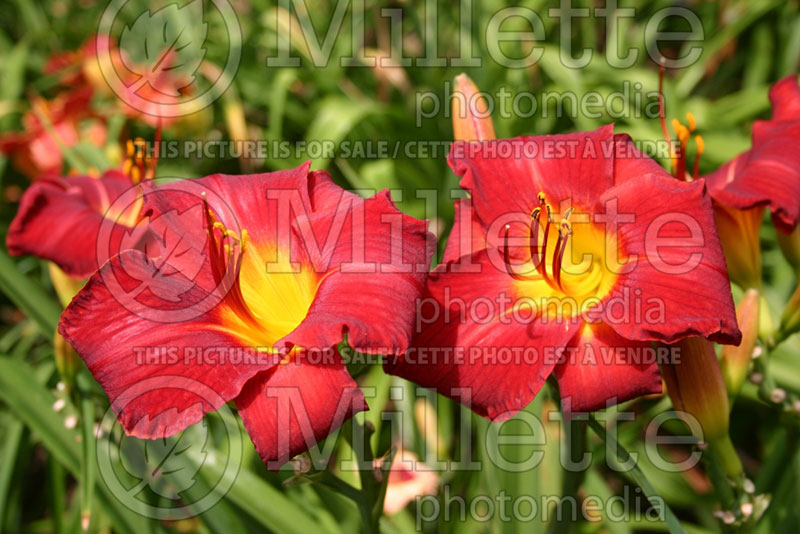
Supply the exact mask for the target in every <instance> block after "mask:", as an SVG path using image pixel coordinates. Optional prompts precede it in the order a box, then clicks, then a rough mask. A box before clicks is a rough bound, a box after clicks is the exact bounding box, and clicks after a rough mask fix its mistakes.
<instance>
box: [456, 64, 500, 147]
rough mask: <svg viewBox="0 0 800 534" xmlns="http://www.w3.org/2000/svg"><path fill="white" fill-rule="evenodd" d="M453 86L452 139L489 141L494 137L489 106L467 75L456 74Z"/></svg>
mask: <svg viewBox="0 0 800 534" xmlns="http://www.w3.org/2000/svg"><path fill="white" fill-rule="evenodd" d="M454 84H455V85H454V87H453V100H452V113H453V139H455V140H456V141H489V140H491V139H496V137H497V136H496V135H495V133H494V125H493V124H492V117H491V116H490V115H489V106H488V105H487V104H486V100H485V99H484V98H483V96H481V94H480V91H478V87H477V86H476V85H475V82H473V81H472V80H471V79H470V78H469V76H467V75H466V74H459V75H458V76H456V78H455V81H454Z"/></svg>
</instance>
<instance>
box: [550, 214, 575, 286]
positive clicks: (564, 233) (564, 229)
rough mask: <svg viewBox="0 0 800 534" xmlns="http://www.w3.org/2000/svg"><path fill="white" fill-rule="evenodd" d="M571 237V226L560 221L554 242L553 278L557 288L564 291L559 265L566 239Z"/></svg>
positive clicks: (562, 259) (564, 221)
mask: <svg viewBox="0 0 800 534" xmlns="http://www.w3.org/2000/svg"><path fill="white" fill-rule="evenodd" d="M571 235H572V225H571V224H570V222H569V221H568V220H566V219H565V220H563V221H561V228H559V229H558V242H556V250H555V253H554V255H553V278H555V280H556V284H558V288H559V289H560V290H561V291H564V286H562V285H561V264H562V262H563V261H564V251H565V250H567V239H569V236H571Z"/></svg>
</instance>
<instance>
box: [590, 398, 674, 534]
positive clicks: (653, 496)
mask: <svg viewBox="0 0 800 534" xmlns="http://www.w3.org/2000/svg"><path fill="white" fill-rule="evenodd" d="M588 424H589V428H591V429H592V430H594V432H595V433H596V434H597V435H598V436H599V437H600V439H601V440H602V441H603V443H610V444H611V445H613V446H614V448H615V449H616V450H617V451H619V452H620V458H619V460H620V462H621V463H622V464H628V463H632V462H631V455H630V453H629V452H628V451H627V450H625V448H624V447H623V446H622V445H621V444H620V443H619V442H618V441H617V440H616V438H614V436H612V435H611V434H608V433H607V432H606V429H605V428H603V425H601V424H600V423H598V422H597V419H595V418H594V416H593V415H591V414H590V415H589V420H588ZM626 474H627V475H628V476H629V477H630V478H631V479H632V480H633V481H634V482H635V483H636V484H638V486H639V487H640V488H642V491H643V492H644V494H645V496H646V497H647V498H648V499H649V500H650V502H651V503H652V504H653V506H656V507H661V506H662V505H663V507H664V513H665V516H666V518H665V521H664V523H665V524H666V526H667V528H668V529H669V532H670V534H686V531H685V530H684V528H683V526H682V525H681V523H680V521H678V518H677V517H675V514H674V513H673V512H672V510H671V509H670V507H669V506H668V505H667V502H666V501H665V500H664V499H663V498H661V497H660V496H659V495H658V493H657V492H656V490H655V488H653V485H652V484H651V483H650V481H649V480H648V479H647V477H646V476H644V473H642V471H641V469H639V466H638V465H636V464H633V467H632V468H631V469H630V470H629V471H628V472H627V473H626Z"/></svg>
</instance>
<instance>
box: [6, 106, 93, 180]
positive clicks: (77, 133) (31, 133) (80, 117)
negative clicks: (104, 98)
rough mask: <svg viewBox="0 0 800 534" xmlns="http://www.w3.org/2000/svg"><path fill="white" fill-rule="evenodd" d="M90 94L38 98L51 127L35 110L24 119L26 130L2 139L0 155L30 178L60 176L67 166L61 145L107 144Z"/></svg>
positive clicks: (39, 110)
mask: <svg viewBox="0 0 800 534" xmlns="http://www.w3.org/2000/svg"><path fill="white" fill-rule="evenodd" d="M90 98H91V92H90V91H87V90H75V91H70V92H69V93H63V94H61V95H59V96H58V97H56V98H55V99H53V100H51V101H47V100H44V99H42V98H37V99H35V101H34V106H37V109H38V113H39V114H41V115H43V116H44V117H46V119H47V121H48V122H49V123H50V124H49V125H45V124H42V120H41V119H40V117H39V116H38V115H37V113H36V112H34V111H29V112H27V113H25V115H24V116H23V118H22V123H23V127H24V131H22V132H12V133H8V134H5V135H2V136H0V152H3V153H4V154H6V155H8V156H11V158H12V161H13V162H14V166H15V167H17V169H19V171H20V172H21V173H23V174H25V175H26V176H28V177H29V178H31V179H37V178H39V177H40V176H43V175H49V174H60V173H61V171H62V167H63V165H64V156H63V155H62V153H61V146H65V147H72V146H75V145H76V144H78V142H80V141H81V140H85V141H88V142H90V143H92V144H93V145H95V146H103V144H105V142H106V126H105V123H103V122H102V121H101V120H99V119H96V118H93V117H92V116H91V113H90V111H89V100H90Z"/></svg>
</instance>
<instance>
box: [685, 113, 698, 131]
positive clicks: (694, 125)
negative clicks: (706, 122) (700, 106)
mask: <svg viewBox="0 0 800 534" xmlns="http://www.w3.org/2000/svg"><path fill="white" fill-rule="evenodd" d="M686 122H688V123H689V132H690V133H692V132H694V131H695V130H696V129H697V121H696V120H695V118H694V114H693V113H692V112H689V113H687V114H686Z"/></svg>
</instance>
